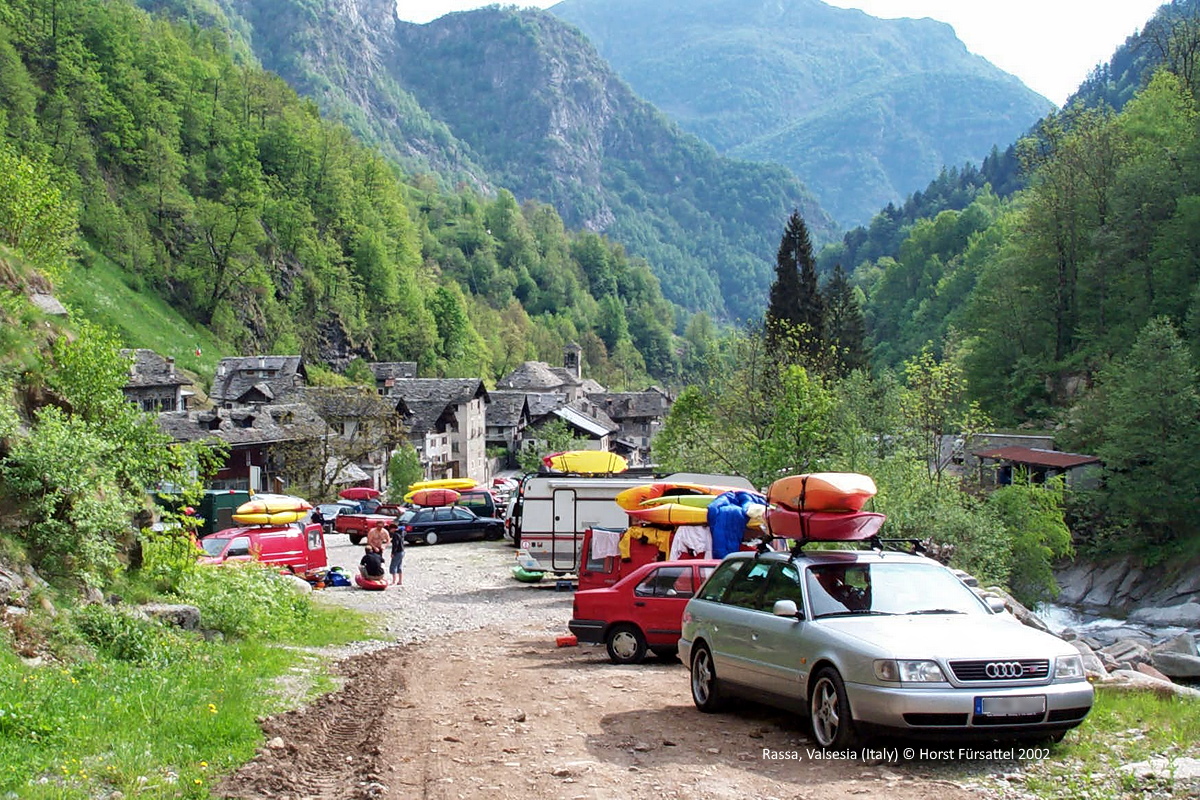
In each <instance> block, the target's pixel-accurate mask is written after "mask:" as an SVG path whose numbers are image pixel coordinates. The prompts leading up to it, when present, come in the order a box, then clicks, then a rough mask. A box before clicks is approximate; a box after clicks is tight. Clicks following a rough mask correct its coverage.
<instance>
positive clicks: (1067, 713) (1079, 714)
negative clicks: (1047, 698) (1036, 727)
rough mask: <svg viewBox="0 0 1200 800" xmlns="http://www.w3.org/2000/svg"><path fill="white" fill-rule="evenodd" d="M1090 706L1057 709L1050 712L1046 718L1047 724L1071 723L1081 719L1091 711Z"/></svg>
mask: <svg viewBox="0 0 1200 800" xmlns="http://www.w3.org/2000/svg"><path fill="white" fill-rule="evenodd" d="M1091 710H1092V709H1091V706H1086V707H1084V708H1058V709H1055V710H1054V711H1051V712H1050V714H1049V716H1047V717H1046V721H1047V722H1073V721H1075V720H1077V719H1083V718H1084V717H1086V716H1087V715H1088V712H1089V711H1091Z"/></svg>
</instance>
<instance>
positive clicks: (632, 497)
mask: <svg viewBox="0 0 1200 800" xmlns="http://www.w3.org/2000/svg"><path fill="white" fill-rule="evenodd" d="M731 489H732V487H729V486H707V485H705V484H702V483H666V482H663V483H644V484H642V485H641V486H634V487H633V488H632V489H626V490H625V491H623V492H621V493H620V494H618V495H617V496H616V498H615V499H616V501H617V505H619V506H620V507H621V508H623V509H625V510H626V511H631V512H632V511H633V510H635V509H640V508H644V506H643V503H645V502H646V501H647V500H654V499H656V498H660V497H672V496H676V495H678V496H684V497H686V496H689V495H698V494H702V495H712V496H713V497H716V496H717V495H719V494H724V493H725V492H728V491H730V490H731ZM642 519H645V517H642Z"/></svg>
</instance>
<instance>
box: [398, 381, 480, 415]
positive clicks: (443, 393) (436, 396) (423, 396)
mask: <svg viewBox="0 0 1200 800" xmlns="http://www.w3.org/2000/svg"><path fill="white" fill-rule="evenodd" d="M392 394H394V395H398V396H399V397H402V398H404V401H405V403H407V404H408V405H409V407H410V408H411V407H412V403H413V402H417V401H422V402H427V401H431V400H438V401H442V402H444V403H460V404H461V403H467V402H470V401H471V400H474V399H475V398H476V397H482V398H483V402H485V403H486V402H488V399H489V395H488V391H487V389H486V388H485V387H484V385H483V381H482V380H480V379H479V378H398V379H396V381H395V383H394V384H393V385H392Z"/></svg>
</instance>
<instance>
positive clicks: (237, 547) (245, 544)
mask: <svg viewBox="0 0 1200 800" xmlns="http://www.w3.org/2000/svg"><path fill="white" fill-rule="evenodd" d="M248 555H250V537H249V536H239V537H237V538H236V539H234V540H233V541H232V542H230V543H229V549H228V550H226V551H225V557H226V558H231V557H233V556H248Z"/></svg>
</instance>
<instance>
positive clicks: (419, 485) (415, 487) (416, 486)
mask: <svg viewBox="0 0 1200 800" xmlns="http://www.w3.org/2000/svg"><path fill="white" fill-rule="evenodd" d="M478 485H479V483H478V482H477V481H475V480H474V479H473V478H437V479H435V480H431V481H417V482H416V483H413V484H409V487H408V493H407V494H405V495H404V502H406V503H411V502H413V498H414V497H415V496H416V494H417V492H420V491H423V490H426V489H449V490H451V491H454V492H462V491H466V490H467V489H474V488H475V487H476V486H478ZM455 499H456V500H457V499H458V498H455ZM443 505H444V504H443Z"/></svg>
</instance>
